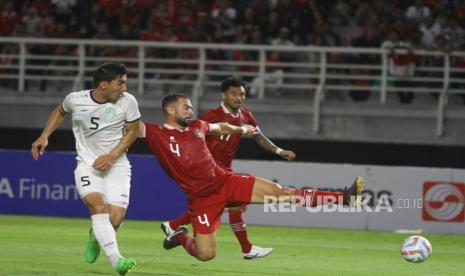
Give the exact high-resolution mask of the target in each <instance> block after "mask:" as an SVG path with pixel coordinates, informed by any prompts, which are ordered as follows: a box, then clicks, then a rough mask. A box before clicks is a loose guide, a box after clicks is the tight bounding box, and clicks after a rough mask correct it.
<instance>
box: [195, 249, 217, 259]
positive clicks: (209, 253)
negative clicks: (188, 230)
mask: <svg viewBox="0 0 465 276" xmlns="http://www.w3.org/2000/svg"><path fill="white" fill-rule="evenodd" d="M215 256H216V252H215V251H214V250H204V251H199V252H198V253H197V259H199V260H200V261H204V262H206V261H210V260H213V259H214V258H215Z"/></svg>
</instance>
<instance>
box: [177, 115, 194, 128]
mask: <svg viewBox="0 0 465 276" xmlns="http://www.w3.org/2000/svg"><path fill="white" fill-rule="evenodd" d="M174 120H175V121H176V123H177V124H178V125H180V126H182V127H188V126H189V125H190V123H191V121H192V118H190V117H186V118H182V117H176V118H175V119H174Z"/></svg>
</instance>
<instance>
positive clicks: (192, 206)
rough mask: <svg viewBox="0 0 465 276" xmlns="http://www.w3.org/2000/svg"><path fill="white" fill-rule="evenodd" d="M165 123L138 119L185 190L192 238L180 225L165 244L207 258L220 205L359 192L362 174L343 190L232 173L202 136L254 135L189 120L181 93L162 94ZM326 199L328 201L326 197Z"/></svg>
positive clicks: (304, 201)
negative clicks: (296, 186)
mask: <svg viewBox="0 0 465 276" xmlns="http://www.w3.org/2000/svg"><path fill="white" fill-rule="evenodd" d="M162 108H163V112H164V115H165V124H164V125H163V126H158V125H155V124H151V123H147V122H141V123H140V133H139V137H144V138H145V141H146V142H147V144H148V145H149V147H150V149H151V150H152V152H153V153H154V154H155V156H157V157H158V160H159V162H160V164H161V166H162V167H163V168H164V169H165V171H166V172H167V173H168V175H170V176H171V177H172V178H173V179H174V180H175V181H176V182H177V183H178V185H179V186H180V187H181V189H182V190H183V191H184V192H185V193H186V194H187V197H188V208H189V214H190V217H191V222H192V228H193V230H194V237H191V236H189V235H188V230H187V228H186V227H185V226H181V227H179V228H178V229H176V231H175V232H174V233H172V234H171V235H169V236H168V237H166V239H165V240H164V241H163V247H164V248H165V249H171V248H174V247H176V246H179V245H182V246H183V247H184V249H185V250H186V251H187V252H188V253H189V254H190V255H192V256H194V257H195V258H197V259H198V260H201V261H208V260H211V259H213V258H214V257H215V255H216V231H217V230H218V227H219V226H220V217H221V214H222V213H223V210H224V208H225V207H234V206H243V205H247V204H254V203H255V204H263V203H265V199H267V198H270V197H272V198H275V199H277V200H278V201H279V202H290V203H291V204H295V205H298V206H312V207H314V206H317V205H321V204H344V205H349V204H357V203H358V202H359V201H360V198H361V194H362V192H363V185H364V183H363V179H362V178H361V177H357V178H356V179H355V181H354V183H353V184H352V185H351V186H350V187H349V188H345V189H344V192H343V193H339V192H324V191H319V190H312V189H294V188H288V187H281V186H280V185H279V184H277V183H274V182H272V181H270V180H267V179H264V178H260V177H255V176H252V175H244V174H235V173H233V172H231V171H227V170H225V169H223V168H222V167H221V166H219V165H218V164H217V163H216V161H215V159H214V158H213V156H212V155H211V153H210V150H209V149H208V147H207V144H206V142H205V136H206V135H235V134H242V135H246V136H255V135H257V130H256V128H255V127H253V126H250V125H243V126H234V125H230V124H228V123H216V124H209V123H207V122H205V121H202V120H193V119H192V116H193V110H192V104H191V101H190V100H189V98H188V97H186V96H184V95H181V94H172V95H168V96H166V97H165V98H164V99H163V103H162ZM326 199H329V200H326Z"/></svg>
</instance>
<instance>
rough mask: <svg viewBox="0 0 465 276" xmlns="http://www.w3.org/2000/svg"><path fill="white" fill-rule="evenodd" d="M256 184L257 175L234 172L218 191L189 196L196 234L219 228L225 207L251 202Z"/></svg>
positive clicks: (211, 231)
mask: <svg viewBox="0 0 465 276" xmlns="http://www.w3.org/2000/svg"><path fill="white" fill-rule="evenodd" d="M254 184H255V176H252V175H246V174H232V175H231V176H229V178H228V179H227V180H226V182H225V183H224V185H223V186H221V187H220V188H219V189H218V191H216V192H214V193H212V194H210V195H205V196H199V197H191V198H189V213H190V215H191V222H192V228H193V229H194V234H196V233H199V234H211V233H213V232H215V231H216V230H218V227H220V224H221V215H222V214H223V210H224V208H225V207H233V206H242V205H247V204H249V203H250V200H251V199H252V191H253V186H254Z"/></svg>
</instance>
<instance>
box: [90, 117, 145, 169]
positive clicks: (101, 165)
mask: <svg viewBox="0 0 465 276" xmlns="http://www.w3.org/2000/svg"><path fill="white" fill-rule="evenodd" d="M139 121H140V120H137V121H135V122H131V123H128V124H127V125H126V132H125V133H124V136H123V138H121V140H120V141H119V143H118V145H116V147H114V148H113V149H112V150H111V151H110V152H109V153H107V154H104V155H101V156H99V157H98V158H97V159H95V161H94V164H93V167H94V168H95V169H96V170H99V171H106V170H108V169H110V168H111V166H112V165H113V162H114V161H115V160H116V159H117V158H118V157H119V156H120V155H121V154H122V153H123V152H125V151H126V150H127V149H128V148H129V147H130V146H131V145H132V143H134V141H136V139H137V137H138V136H139Z"/></svg>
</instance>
